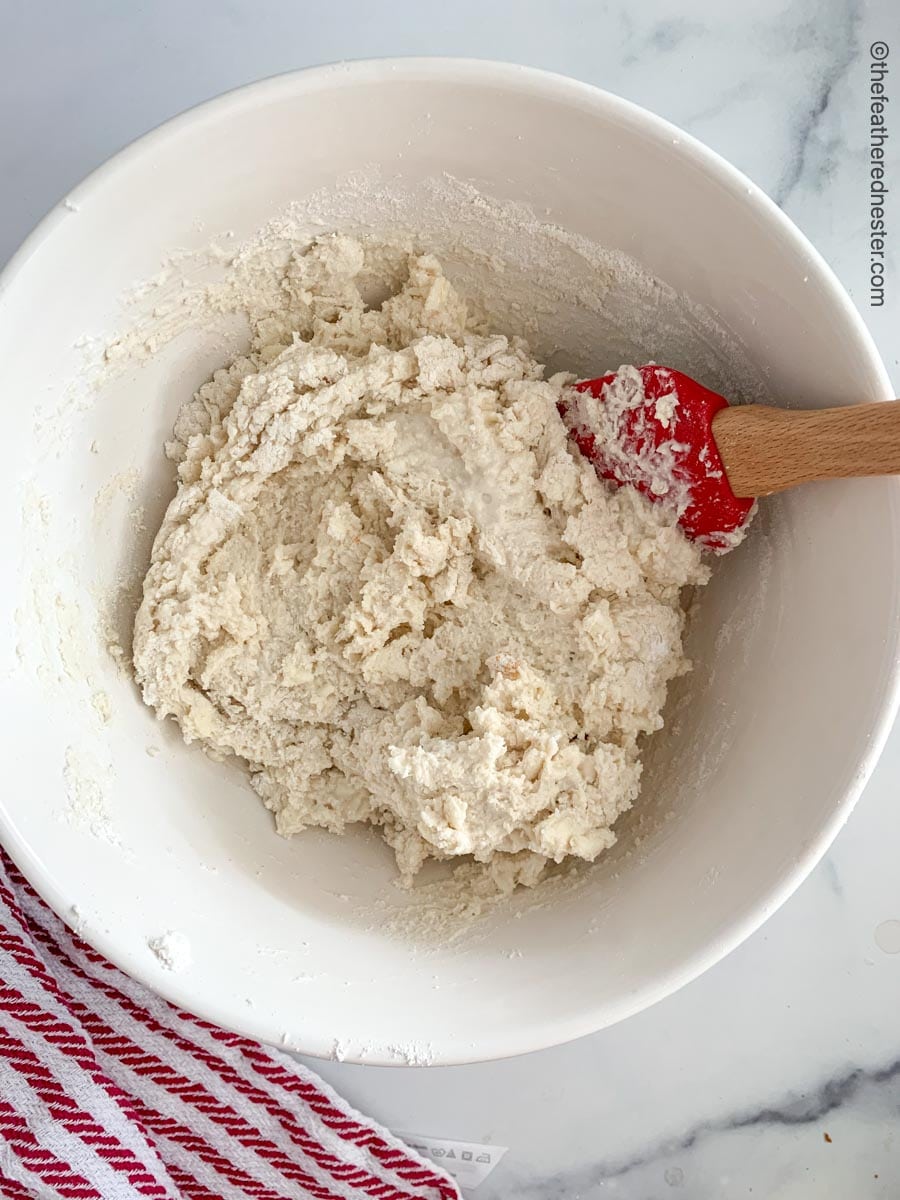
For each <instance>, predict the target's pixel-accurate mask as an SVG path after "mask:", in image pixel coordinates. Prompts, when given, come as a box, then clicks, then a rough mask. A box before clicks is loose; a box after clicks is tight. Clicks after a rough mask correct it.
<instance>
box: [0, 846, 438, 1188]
mask: <svg viewBox="0 0 900 1200" xmlns="http://www.w3.org/2000/svg"><path fill="white" fill-rule="evenodd" d="M0 1196H3V1197H10V1198H14V1200H26V1198H27V1200H58V1198H60V1197H65V1198H69V1197H71V1198H73V1200H138V1198H139V1197H158V1198H159V1200H245V1198H247V1197H252V1198H253V1200H301V1198H302V1200H307V1198H308V1197H312V1198H314V1200H362V1198H363V1197H367V1198H373V1200H456V1198H458V1196H459V1191H458V1189H457V1187H456V1185H455V1183H454V1182H453V1180H452V1179H451V1178H450V1176H449V1175H446V1174H444V1173H443V1172H442V1171H441V1170H440V1169H438V1168H436V1167H433V1166H429V1165H428V1164H427V1163H425V1162H424V1161H423V1160H421V1159H420V1158H418V1156H417V1155H415V1154H414V1153H413V1152H412V1151H411V1150H409V1149H408V1147H406V1146H404V1145H403V1143H402V1142H400V1141H398V1140H397V1139H396V1138H395V1137H393V1136H392V1135H391V1134H390V1133H389V1132H388V1131H387V1130H386V1129H382V1128H381V1127H380V1126H378V1125H376V1124H375V1123H374V1122H373V1121H370V1120H369V1119H368V1118H367V1117H364V1116H362V1115H360V1114H359V1113H357V1112H354V1110H353V1109H352V1108H350V1107H349V1106H348V1105H347V1104H345V1103H344V1101H343V1100H341V1099H340V1097H338V1096H337V1095H335V1093H334V1092H333V1091H332V1090H331V1089H330V1088H329V1087H327V1085H326V1084H324V1083H323V1082H322V1080H320V1079H319V1078H317V1077H316V1076H315V1075H314V1074H313V1073H312V1072H311V1071H308V1070H306V1069H305V1068H304V1067H302V1066H300V1065H299V1063H296V1062H294V1060H293V1059H292V1058H290V1057H288V1056H287V1055H285V1054H282V1053H280V1052H279V1051H277V1050H273V1049H270V1048H268V1047H265V1046H261V1045H260V1044H259V1043H257V1042H253V1041H250V1040H249V1039H247V1038H244V1037H240V1036H238V1034H235V1033H228V1032H227V1031H226V1030H224V1029H219V1028H217V1027H216V1026H215V1025H210V1024H209V1023H208V1022H207V1021H202V1020H200V1018H199V1017H194V1016H191V1014H190V1013H187V1012H182V1011H181V1010H179V1009H177V1008H175V1007H174V1006H173V1005H171V1004H169V1003H167V1001H165V1000H162V999H161V998H160V997H158V996H156V995H154V994H153V993H152V992H150V991H148V990H147V988H145V987H143V986H142V985H141V984H138V983H136V982H135V981H134V980H132V979H129V978H128V976H126V975H123V974H122V972H121V971H119V970H118V969H117V968H116V967H114V966H113V965H112V964H111V963H109V962H107V960H106V959H104V958H103V956H102V955H100V954H98V953H97V952H96V951H95V950H94V949H92V948H91V947H90V946H89V945H88V944H87V943H86V942H84V941H82V940H81V939H80V938H79V937H77V935H76V934H74V933H72V931H71V930H70V929H69V928H68V927H67V926H66V925H65V924H64V922H63V921H61V920H60V919H59V918H58V917H57V916H56V914H55V913H54V912H52V910H51V909H49V908H48V907H47V905H46V904H44V902H43V901H42V900H41V899H40V897H39V896H38V895H37V894H36V893H35V892H34V890H33V889H32V888H31V887H30V885H29V884H28V882H27V881H26V880H25V879H24V877H23V876H22V875H21V873H20V872H19V871H18V870H17V868H16V867H15V866H14V865H13V863H12V862H11V861H10V860H9V858H8V857H7V856H6V855H5V853H4V852H3V851H2V850H0Z"/></svg>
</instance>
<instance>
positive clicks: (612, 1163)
mask: <svg viewBox="0 0 900 1200" xmlns="http://www.w3.org/2000/svg"><path fill="white" fill-rule="evenodd" d="M735 10H738V11H735ZM4 29H5V37H4V44H3V45H2V46H0V96H2V108H3V111H4V112H5V113H7V114H8V115H9V114H13V115H14V119H13V120H9V119H7V121H6V122H5V123H4V124H3V126H2V127H0V178H2V179H3V181H4V185H5V186H4V187H3V189H0V192H2V194H0V261H2V260H4V259H5V258H6V257H7V256H8V255H9V254H10V253H11V252H12V251H13V250H14V249H15V246H16V245H17V244H18V242H19V241H20V240H21V238H22V237H23V236H24V235H25V234H26V233H27V232H28V230H29V228H30V227H31V226H32V225H33V224H34V222H35V221H36V220H37V218H38V217H40V216H41V215H42V214H43V213H44V212H45V211H46V210H47V209H48V208H49V207H50V206H51V204H52V203H53V202H54V201H56V200H57V199H58V197H59V196H60V195H63V194H64V193H65V191H66V190H67V189H68V188H69V187H70V186H71V185H72V184H73V183H74V182H75V181H76V180H77V179H79V178H80V177H81V176H82V175H84V174H85V173H87V172H88V171H89V170H91V169H92V168H93V167H94V166H96V165H97V164H98V163H99V162H100V161H101V160H102V159H104V158H105V157H106V156H107V155H108V154H110V153H111V152H113V151H114V150H116V149H118V148H119V147H121V146H122V145H124V144H125V143H126V142H128V141H130V140H131V139H132V138H133V137H135V136H137V135H138V134H140V133H142V132H144V131H145V130H146V129H148V128H150V127H151V126H153V125H156V124H158V123H159V122H160V121H162V120H165V119H166V118H167V117H169V116H171V115H173V114H174V113H176V112H178V111H180V110H181V109H183V108H185V107H187V106H188V105H191V104H193V103H196V102H197V101H200V100H203V99H206V98H207V97H209V96H212V95H215V94H216V93H218V92H221V91H224V90H226V89H227V88H230V87H233V86H235V85H237V84H239V83H244V82H246V81H248V80H251V79H255V78H259V77H260V76H264V75H269V74H273V73H275V72H278V71H283V70H288V69H291V68H295V67H299V66H305V65H308V64H311V63H316V62H327V61H331V60H334V59H338V58H358V57H367V56H374V55H384V54H416V53H418V54H461V55H477V56H481V57H491V58H504V59H511V60H516V61H520V62H525V63H531V64H534V65H537V66H542V67H546V68H549V69H551V70H556V71H561V72H564V73H566V74H569V75H573V76H576V77H579V78H581V79H585V80H588V81H590V82H593V83H597V84H599V85H601V86H603V87H606V88H608V89H610V90H611V91H614V92H618V93H620V94H622V95H624V96H627V97H628V98H630V99H632V100H636V101H637V102H639V103H641V104H644V105H646V106H647V107H648V108H651V109H653V110H655V111H656V112H658V113H660V114H662V115H663V116H665V117H668V118H669V119H670V120H672V121H675V122H676V123H677V124H679V125H681V126H683V127H684V128H685V129H687V130H689V131H690V132H692V133H694V134H696V135H697V136H699V137H700V138H702V139H703V140H704V141H706V142H707V143H708V144H709V145H710V146H712V147H713V148H714V149H716V150H718V151H720V152H721V153H722V154H724V155H725V156H726V157H727V158H729V159H730V160H731V161H732V162H734V163H736V164H737V165H738V166H739V167H741V168H742V169H743V170H744V171H746V172H747V173H748V174H749V175H750V176H751V177H752V178H753V179H754V180H755V181H756V182H757V183H758V184H759V185H760V186H762V187H763V188H765V189H766V190H767V191H768V192H769V193H770V194H771V195H772V196H774V198H775V199H776V200H777V201H778V203H779V204H780V205H782V207H783V208H784V209H785V211H786V212H787V213H788V214H789V215H790V216H791V217H792V218H793V219H794V220H795V221H796V222H797V224H798V225H800V227H801V228H802V229H803V230H804V231H805V232H806V233H807V234H808V235H809V236H810V237H811V239H812V240H813V241H814V242H815V244H816V245H817V246H818V248H819V249H820V250H821V251H822V252H823V253H824V255H825V257H826V258H827V259H828V260H829V262H830V263H831V265H832V266H833V267H834V268H835V270H836V271H837V273H838V275H839V276H840V277H841V279H842V280H843V282H844V283H845V284H846V286H847V287H848V289H849V290H850V292H851V294H852V295H853V297H854V299H855V300H856V302H857V304H858V305H859V307H860V309H861V311H862V313H863V315H864V317H865V319H866V320H867V321H868V323H869V326H870V328H871V330H872V332H873V334H874V335H875V338H876V340H877V342H878V344H879V347H880V349H881V352H882V355H883V357H884V359H885V362H886V364H887V366H888V370H889V371H890V372H891V375H892V378H893V379H894V383H895V386H896V387H897V388H898V394H900V271H898V266H900V264H898V261H897V249H898V248H900V126H898V129H897V131H896V133H895V136H894V139H893V142H890V141H889V142H888V145H889V146H891V147H892V150H891V151H890V152H889V154H888V161H887V172H888V176H889V177H890V175H891V174H892V173H893V175H894V177H895V178H894V187H895V189H896V194H895V196H894V197H893V198H892V200H891V202H890V204H892V212H891V209H890V205H889V214H888V215H889V220H888V225H889V227H890V225H891V223H892V222H891V219H890V218H891V216H892V215H893V224H895V225H896V230H897V237H896V240H895V245H894V251H893V253H892V254H891V253H889V256H888V259H887V270H886V278H887V290H886V303H885V305H884V307H882V308H877V309H873V308H870V307H869V285H868V273H869V272H868V252H867V222H868V194H867V186H868V179H867V164H866V155H867V144H868V83H869V62H870V50H869V47H870V45H871V44H872V43H873V42H875V41H880V42H884V43H887V44H888V45H889V47H890V52H891V53H892V54H894V55H895V59H894V60H892V59H890V58H888V65H889V69H892V70H893V71H894V72H895V73H896V78H897V87H896V89H895V90H896V101H897V102H900V9H898V8H897V5H896V0H872V2H871V3H868V4H865V3H863V2H861V0H820V2H818V3H817V2H815V0H793V2H791V0H757V2H756V3H754V4H753V5H749V4H748V5H743V6H735V5H732V6H727V7H726V6H723V5H720V4H717V3H714V2H713V0H681V3H680V4H679V5H678V6H677V9H676V8H674V7H673V6H669V5H666V4H665V3H663V0H648V2H647V3H644V4H642V5H640V6H637V5H633V4H627V3H623V2H621V0H615V2H613V3H603V4H601V3H596V4H592V3H589V2H587V0H566V2H561V0H557V2H555V3H551V2H550V0H547V2H545V3H539V2H536V0H531V2H528V3H525V2H521V0H503V2H494V3H487V4H485V3H483V2H482V0H456V2H455V3H454V4H453V5H444V4H439V3H437V2H436V0H425V2H424V3H423V2H421V0H420V2H419V3H414V2H412V0H402V2H398V0H395V2H394V3H391V4H390V5H388V4H382V5H379V4H372V3H371V2H369V0H343V3H342V4H341V5H340V6H336V7H335V8H333V9H332V8H329V6H321V5H319V4H314V3H312V2H305V0H257V2H253V0H229V2H227V3H225V2H224V0H189V2H187V3H183V2H182V0H156V2H155V3H143V4H139V5H138V4H127V5H126V4H123V5H110V4H108V3H106V2H105V0H80V2H79V3H78V4H77V5H76V4H72V5H70V4H62V3H59V0H55V2H54V0H30V2H29V3H28V4H22V5H17V6H15V7H13V8H9V9H8V10H7V13H6V15H5V16H4ZM891 79H892V76H891V75H890V74H889V75H888V76H887V81H888V83H889V84H890V82H891ZM890 90H891V89H890V86H889V87H888V92H890ZM886 107H887V108H888V109H889V110H890V108H891V106H890V105H887V106H886ZM897 111H898V112H900V109H898V110H897ZM898 847H900V730H896V731H895V732H894V734H893V736H892V739H891V741H890V742H889V743H888V747H887V749H886V752H885V754H884V757H883V759H882V761H881V764H880V765H879V767H878V769H877V771H876V773H875V775H874V777H873V779H872V781H871V782H870V784H869V786H868V788H867V790H866V793H865V796H864V798H863V800H862V801H861V803H860V805H859V808H858V809H857V812H856V813H855V815H854V816H853V818H852V820H851V821H850V824H849V826H848V827H847V829H846V830H845V831H844V832H843V833H842V834H841V836H840V838H839V839H838V841H837V843H836V845H835V846H834V848H833V849H832V851H831V853H830V854H829V855H828V856H827V858H826V859H825V861H824V862H823V863H822V864H821V865H820V866H819V868H818V869H817V870H816V871H815V872H814V873H813V875H812V876H811V877H810V879H809V880H808V881H807V883H806V884H804V886H803V887H802V888H801V889H800V891H799V892H798V893H797V894H796V895H795V896H794V897H793V898H792V899H791V900H790V901H789V902H788V903H787V904H786V905H785V906H784V907H783V908H782V909H781V911H780V912H778V913H777V914H776V915H775V916H774V917H773V918H772V919H771V920H770V921H769V922H768V924H767V925H766V926H765V927H764V928H763V929H762V931H761V932H759V933H758V934H756V936H755V937H753V938H752V939H751V940H750V941H749V942H747V943H746V944H745V945H744V946H743V947H741V949H739V950H738V951H736V952H735V953H734V954H732V955H731V956H730V957H729V958H728V959H727V960H726V961H725V962H723V963H721V964H720V965H719V966H717V967H716V968H714V969H713V970H711V971H709V972H708V973H707V974H706V975H705V976H703V977H702V978H701V979H700V980H698V981H697V982H695V983H693V984H692V985H690V986H689V987H687V988H685V989H684V990H683V991H681V992H680V993H678V994H677V995H675V996H673V997H671V998H670V999H668V1000H667V1001H665V1002H664V1003H662V1004H659V1005H658V1006H657V1007H655V1008H654V1009H652V1010H650V1011H648V1012H645V1013H643V1014H641V1015H640V1016H638V1017H634V1018H632V1019H631V1020H630V1021H627V1022H625V1023H624V1024H622V1025H619V1026H617V1027H615V1028H613V1029H610V1030H607V1031H605V1032H603V1033H600V1034H597V1035H595V1036H593V1037H590V1038H585V1039H583V1040H581V1041H579V1042H575V1043H573V1044H571V1045H568V1046H564V1047H560V1048H558V1049H555V1050H548V1051H544V1052H542V1053H539V1054H533V1055H529V1056H525V1057H522V1058H518V1059H515V1060H511V1061H507V1062H500V1063H493V1064H486V1065H478V1066H471V1067H455V1068H432V1069H430V1070H422V1069H419V1070H415V1069H400V1068H390V1069H380V1068H363V1067H353V1066H349V1065H345V1064H338V1063H329V1064H321V1063H315V1064H310V1065H312V1066H314V1069H316V1070H318V1071H319V1072H320V1073H321V1074H323V1075H324V1076H326V1077H327V1079H328V1080H329V1081H330V1082H331V1083H332V1084H333V1085H334V1086H335V1087H336V1088H338V1089H339V1090H340V1091H341V1092H342V1093H343V1094H344V1095H346V1096H347V1097H348V1099H350V1100H351V1101H353V1102H355V1103H356V1104H358V1105H359V1106H360V1107H361V1108H363V1109H365V1110H366V1111H367V1112H369V1113H371V1114H372V1115H373V1116H375V1117H377V1118H379V1119H380V1120H381V1121H383V1122H384V1123H385V1124H387V1125H389V1126H391V1127H393V1128H395V1129H398V1130H406V1131H412V1132H416V1133H420V1134H430V1135H434V1136H440V1137H446V1138H456V1139H462V1140H467V1141H477V1142H489V1143H493V1144H495V1145H499V1146H504V1147H507V1148H508V1152H507V1153H506V1155H505V1157H504V1158H503V1159H502V1161H501V1163H500V1165H499V1166H498V1167H497V1168H496V1170H495V1171H494V1172H493V1173H492V1174H491V1175H490V1176H489V1178H488V1179H487V1180H486V1181H485V1182H484V1183H482V1184H481V1185H480V1187H479V1188H478V1189H477V1191H475V1192H474V1193H473V1194H474V1195H475V1196H476V1197H477V1200H499V1198H501V1197H502V1198H503V1200H507V1198H510V1197H516V1198H517V1200H551V1198H552V1200H576V1198H580V1200H595V1198H596V1200H599V1198H600V1197H606V1196H615V1197H619V1198H620V1200H665V1198H671V1200H677V1198H678V1197H680V1196H684V1197H687V1198H689V1200H731V1198H732V1197H745V1196H761V1197H766V1198H767V1200H784V1198H788V1197H789V1198H790V1200H812V1198H813V1197H815V1198H820V1197H835V1198H841V1200H844V1198H847V1197H851V1196H852V1197H854V1198H856V1200H869V1198H875V1197H891V1198H893V1197H896V1196H898V1195H900V1146H898V1145H897V1144H896V1142H895V1129H896V1128H897V1112H898V1111H900V872H898V868H897V854H898V849H897V848H898Z"/></svg>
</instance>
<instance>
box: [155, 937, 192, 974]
mask: <svg viewBox="0 0 900 1200" xmlns="http://www.w3.org/2000/svg"><path fill="white" fill-rule="evenodd" d="M147 946H148V947H149V949H150V950H151V951H152V952H153V954H154V955H155V956H156V958H157V960H158V961H159V963H160V965H161V966H162V967H163V968H164V969H165V970H166V971H173V972H175V973H178V972H180V971H186V970H187V969H188V967H189V966H190V965H191V961H192V955H191V943H190V942H189V941H188V939H187V938H186V937H185V935H184V934H183V933H179V932H178V930H177V929H170V930H168V931H167V932H166V933H163V934H160V936H159V937H152V938H148V939H147Z"/></svg>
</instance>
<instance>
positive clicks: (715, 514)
mask: <svg viewBox="0 0 900 1200" xmlns="http://www.w3.org/2000/svg"><path fill="white" fill-rule="evenodd" d="M560 414H561V415H562V418H563V420H564V421H565V423H566V425H567V427H568V429H569V432H570V434H571V435H572V437H573V438H574V439H575V441H576V443H577V444H578V447H579V449H580V450H581V452H582V454H583V455H584V456H585V457H586V458H588V459H589V460H590V461H591V462H592V463H593V464H594V466H595V467H596V469H597V471H598V472H599V474H601V475H602V476H603V477H604V478H606V479H612V480H614V481H616V482H617V483H620V484H621V483H629V484H632V485H633V486H634V487H636V488H638V490H639V491H641V492H643V493H644V494H645V495H646V496H649V497H650V498H651V499H652V500H659V501H661V502H663V503H668V504H670V505H672V506H673V507H674V508H675V510H676V511H677V513H678V522H679V524H680V525H681V527H682V529H683V530H684V532H685V533H686V534H687V535H688V537H690V538H693V539H694V540H695V541H699V542H700V543H701V544H702V545H704V546H706V547H708V548H709V549H711V550H718V551H724V550H728V549H730V548H731V547H732V546H734V545H735V544H736V543H737V541H739V540H740V532H741V529H742V527H743V526H744V524H745V523H746V521H747V519H748V517H749V516H750V513H751V511H752V509H753V505H754V502H755V497H757V496H768V495H770V494H771V493H772V492H779V491H783V490H784V489H785V488H789V487H794V486H795V485H796V484H799V483H807V482H810V481H812V480H814V479H838V478H849V477H852V476H862V475H893V474H900V401H897V400H895V401H892V402H888V403H880V404H857V405H849V406H847V407H845V408H826V409H812V410H807V409H782V408H769V407H767V406H765V405H760V404H747V405H735V406H733V407H731V406H729V404H728V401H727V400H726V399H725V398H724V397H723V396H719V395H717V393H715V392H711V391H709V389H708V388H705V387H703V386H702V385H701V384H699V383H697V382H696V381H695V380H693V379H691V378H690V377H689V376H687V375H684V374H682V373H681V372H680V371H673V370H671V369H670V368H668V367H660V366H656V365H650V366H646V367H638V368H634V367H623V368H620V370H619V371H617V372H615V373H614V374H610V375H603V376H601V377H600V378H599V379H587V380H584V381H583V382H582V383H577V384H575V386H574V389H573V393H572V394H571V395H570V398H568V399H567V400H565V401H564V402H563V403H562V404H561V405H560Z"/></svg>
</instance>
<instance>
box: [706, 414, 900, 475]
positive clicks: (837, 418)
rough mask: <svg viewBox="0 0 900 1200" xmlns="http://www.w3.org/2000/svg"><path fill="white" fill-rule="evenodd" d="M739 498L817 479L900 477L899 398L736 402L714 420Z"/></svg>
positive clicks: (725, 461)
mask: <svg viewBox="0 0 900 1200" xmlns="http://www.w3.org/2000/svg"><path fill="white" fill-rule="evenodd" d="M712 430H713V436H714V437H715V439H716V446H717V447H718V449H719V454H720V455H721V457H722V462H723V463H724V465H725V472H726V474H727V476H728V482H729V483H730V484H731V490H732V491H733V492H734V494H735V495H736V496H768V495H771V493H772V492H781V491H784V489H785V488H789V487H793V486H794V485H795V484H797V483H809V482H810V481H811V480H813V479H846V478H849V477H852V476H858V475H898V474H900V400H891V401H888V402H886V403H881V404H851V405H848V406H847V407H845V408H822V409H789V408H769V407H767V406H766V405H762V404H745V405H732V406H731V407H729V408H723V409H721V410H720V411H719V412H717V413H716V415H715V417H714V418H713V423H712Z"/></svg>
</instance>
